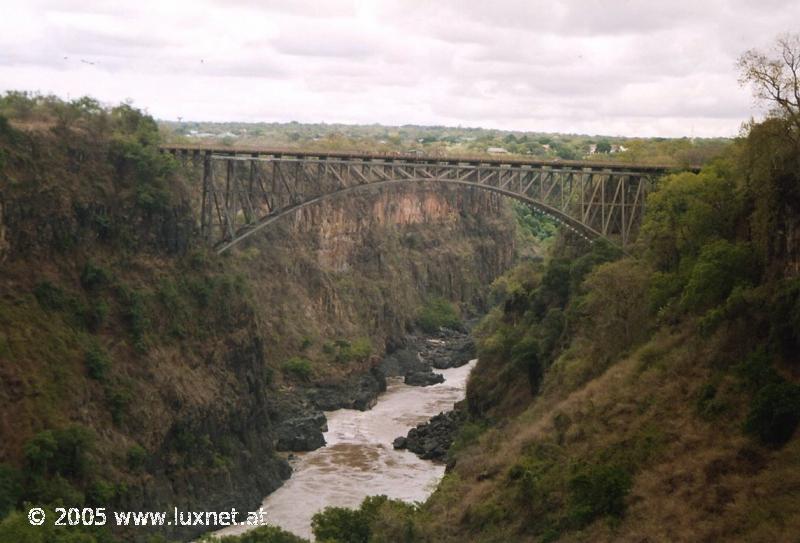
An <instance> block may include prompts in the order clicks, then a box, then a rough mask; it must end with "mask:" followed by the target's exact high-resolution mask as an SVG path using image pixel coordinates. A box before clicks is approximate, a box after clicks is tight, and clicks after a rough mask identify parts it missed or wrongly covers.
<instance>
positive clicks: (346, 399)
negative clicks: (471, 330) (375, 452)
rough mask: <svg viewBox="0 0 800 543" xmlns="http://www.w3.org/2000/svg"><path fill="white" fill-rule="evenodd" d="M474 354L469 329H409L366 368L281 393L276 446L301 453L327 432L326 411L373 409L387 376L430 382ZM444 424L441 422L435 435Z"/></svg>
mask: <svg viewBox="0 0 800 543" xmlns="http://www.w3.org/2000/svg"><path fill="white" fill-rule="evenodd" d="M473 358H475V344H474V342H473V341H472V338H471V337H470V336H469V334H468V333H467V332H466V331H465V330H449V329H444V328H443V329H441V330H439V331H438V332H437V333H435V334H410V335H408V336H406V337H405V338H404V340H403V342H402V343H401V344H400V345H397V346H396V347H395V349H394V350H393V351H392V352H391V353H388V354H387V355H386V356H384V358H383V359H382V360H381V361H380V363H379V364H378V365H377V366H375V367H373V368H372V369H371V370H370V371H369V372H367V373H364V374H361V375H356V376H352V377H350V378H348V379H346V380H343V381H341V382H338V383H331V384H328V385H325V386H315V387H308V388H305V389H299V390H296V391H294V392H293V393H292V394H291V395H285V396H278V397H277V398H276V399H275V400H274V401H273V405H272V409H271V412H272V413H273V414H274V415H275V418H276V419H277V421H278V422H277V427H276V430H275V436H276V438H275V449H276V450H278V451H292V452H300V451H312V450H314V449H318V448H319V447H323V446H324V445H325V438H324V436H323V432H325V431H327V420H326V418H325V414H324V411H334V410H336V409H358V410H361V411H364V410H367V409H370V408H371V407H372V406H373V405H374V404H375V402H376V400H377V398H378V395H379V394H381V393H382V392H384V391H385V390H386V378H387V377H403V379H404V382H405V383H406V384H408V385H411V386H429V385H433V384H436V383H441V382H443V381H444V377H443V376H442V375H441V374H440V373H436V372H434V371H433V369H447V368H454V367H460V366H463V365H464V364H466V363H467V362H469V361H470V360H472V359H473ZM298 392H299V394H298ZM440 426H441V425H440V424H438V423H437V425H436V428H437V430H436V432H437V435H438V433H440V429H439V428H440ZM448 446H449V445H448ZM423 448H424V447H423ZM412 450H414V449H412ZM421 450H422V449H421ZM415 452H416V451H415ZM423 458H434V456H430V457H423Z"/></svg>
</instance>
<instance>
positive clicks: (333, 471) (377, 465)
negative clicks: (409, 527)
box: [217, 360, 475, 538]
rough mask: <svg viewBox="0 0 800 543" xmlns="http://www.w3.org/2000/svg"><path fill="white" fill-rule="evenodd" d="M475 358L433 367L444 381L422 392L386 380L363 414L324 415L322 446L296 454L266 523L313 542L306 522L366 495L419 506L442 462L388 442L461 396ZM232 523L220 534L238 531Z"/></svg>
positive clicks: (267, 505)
mask: <svg viewBox="0 0 800 543" xmlns="http://www.w3.org/2000/svg"><path fill="white" fill-rule="evenodd" d="M474 365H475V361H474V360H473V361H472V362H470V363H469V364H467V365H465V366H461V367H460V368H452V369H447V370H437V371H438V372H441V373H442V374H443V375H444V377H445V381H444V383H440V384H437V385H432V386H428V387H412V386H408V385H405V384H404V383H403V382H402V379H399V378H398V379H391V380H390V381H389V384H388V387H387V390H386V392H385V393H383V394H381V395H380V396H379V397H378V401H377V403H376V404H375V406H374V407H373V408H372V409H371V410H369V411H356V410H352V409H340V410H338V411H330V412H326V413H325V415H326V417H327V418H328V431H327V432H326V433H325V441H326V442H327V445H326V446H325V447H322V448H321V449H317V450H315V451H311V452H307V453H297V454H296V456H295V459H294V460H293V461H292V467H293V468H294V472H293V473H292V476H291V478H289V480H287V481H286V482H285V483H284V484H283V486H282V487H280V488H279V489H278V490H276V491H275V492H273V493H272V494H270V495H269V496H267V497H266V498H265V499H264V503H263V507H264V511H266V516H267V520H268V522H269V523H270V524H273V525H276V526H280V527H281V528H283V529H284V530H288V531H290V532H293V533H295V534H297V535H299V536H303V537H307V538H312V534H311V517H312V516H313V515H314V513H316V512H317V511H320V510H322V509H324V508H325V507H327V506H330V505H335V506H344V507H355V506H357V505H359V504H360V503H361V501H362V500H363V499H364V498H365V497H366V496H370V495H375V494H386V495H387V496H389V497H391V498H397V499H401V500H405V501H409V502H413V501H424V500H425V499H426V498H427V497H428V496H429V495H430V494H431V492H433V490H434V489H435V487H436V485H437V484H438V482H439V480H440V479H441V478H442V476H443V475H444V465H442V464H438V463H434V462H431V461H428V460H421V459H420V458H418V457H417V456H416V455H415V454H414V453H411V452H409V451H405V450H403V451H396V450H394V449H393V448H392V441H393V440H394V438H396V437H397V436H401V435H406V433H408V430H409V429H410V428H412V427H414V426H416V425H417V424H419V423H421V422H425V421H427V420H428V419H429V418H431V417H432V416H433V415H436V414H438V413H440V412H441V411H449V410H450V409H452V407H453V404H454V403H455V402H457V401H459V400H461V399H463V398H464V394H465V390H466V383H467V376H468V375H469V372H470V370H471V369H472V367H473V366H474ZM246 529H247V528H246V527H241V526H231V527H229V528H226V529H224V530H221V531H219V532H217V534H218V535H232V534H237V533H242V532H243V531H245V530H246Z"/></svg>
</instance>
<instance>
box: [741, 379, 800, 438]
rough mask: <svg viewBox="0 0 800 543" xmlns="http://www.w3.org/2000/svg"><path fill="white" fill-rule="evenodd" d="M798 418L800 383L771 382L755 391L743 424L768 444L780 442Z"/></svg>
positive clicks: (799, 416)
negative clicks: (799, 384)
mask: <svg viewBox="0 0 800 543" xmlns="http://www.w3.org/2000/svg"><path fill="white" fill-rule="evenodd" d="M798 422H800V386H798V385H795V384H793V383H786V382H784V383H771V384H768V385H766V386H765V387H763V388H762V389H761V390H759V391H758V393H756V396H755V398H753V402H752V403H751V404H750V412H749V414H748V415H747V421H746V422H745V428H746V430H747V431H748V432H750V433H752V434H754V435H756V436H757V437H758V438H759V439H760V440H761V441H762V442H763V443H765V444H768V445H777V446H780V445H783V444H784V443H786V442H787V441H789V439H791V437H792V434H794V430H795V428H796V427H797V423H798Z"/></svg>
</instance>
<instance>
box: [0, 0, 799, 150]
mask: <svg viewBox="0 0 800 543" xmlns="http://www.w3.org/2000/svg"><path fill="white" fill-rule="evenodd" d="M0 13H2V16H0V89H2V90H9V89H20V90H37V91H41V92H44V93H51V92H52V93H55V94H58V95H60V96H64V97H67V96H68V97H71V98H75V97H78V96H81V95H84V94H89V95H92V96H94V97H96V98H98V99H100V100H101V101H103V102H109V103H115V102H120V101H123V100H126V99H131V100H132V101H133V103H134V104H135V105H137V106H138V107H142V108H144V109H147V110H148V111H149V112H150V113H151V114H153V115H155V116H156V117H159V118H162V119H177V117H179V116H180V117H183V119H184V120H190V119H191V120H214V121H225V120H239V121H290V120H297V121H301V122H329V123H334V122H344V123H374V122H378V123H383V124H407V123H410V124H428V125H431V124H444V125H454V126H455V125H462V126H482V127H491V128H501V129H511V130H530V131H549V132H577V133H589V134H610V135H628V136H636V135H641V136H654V135H660V136H683V135H687V136H692V135H694V136H717V135H720V136H728V135H734V134H735V133H737V132H738V129H739V126H740V124H741V122H742V121H744V120H746V119H747V118H749V117H750V116H751V115H753V114H756V109H755V108H754V103H753V100H752V98H751V94H750V92H749V90H747V89H742V88H740V87H739V85H738V83H737V73H736V69H735V65H734V64H735V61H736V58H737V57H738V55H739V54H741V53H742V52H743V51H744V50H745V49H748V48H750V47H764V46H768V45H769V44H770V43H771V42H772V41H773V39H774V38H775V36H776V35H778V34H780V33H783V32H787V31H797V30H800V28H797V27H800V24H798V23H800V0H758V1H745V0H688V1H684V0H668V1H657V0H651V1H644V0H641V1H639V0H627V1H626V0H616V1H613V0H605V1H601V0H564V1H560V0H549V1H534V0H492V1H487V0H461V1H459V0H452V1H451V0H430V1H421V0H419V1H417V0H405V1H401V0H395V1H392V0H389V1H374V2H366V1H365V2H347V1H341V2H333V1H328V0H294V1H289V0H284V1H278V0H262V1H258V0H217V1H214V0H185V1H184V0H180V1H171V0H136V1H127V0H126V1H119V2H104V1H100V0H80V1H66V0H49V1H40V0H0ZM793 26H794V27H795V28H793ZM89 63H92V64H89Z"/></svg>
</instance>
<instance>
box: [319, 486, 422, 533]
mask: <svg viewBox="0 0 800 543" xmlns="http://www.w3.org/2000/svg"><path fill="white" fill-rule="evenodd" d="M398 513H399V514H400V516H401V517H402V518H403V520H402V521H401V522H400V526H399V528H400V531H401V534H402V539H391V541H403V540H404V539H406V536H407V535H408V531H409V530H410V529H411V528H412V527H411V526H410V525H409V521H410V515H411V514H412V513H413V511H412V509H411V507H410V506H408V505H407V504H404V503H402V502H400V501H398V500H390V499H389V498H387V497H386V496H368V497H366V498H364V501H363V502H361V506H360V507H359V508H358V509H348V508H346V507H326V508H325V509H323V510H322V511H320V512H319V513H317V514H315V515H314V517H313V518H312V519H311V529H312V530H313V531H314V537H316V538H317V540H318V541H331V542H333V541H335V542H336V543H367V542H368V541H370V540H372V536H373V535H377V534H374V533H373V532H374V531H375V529H376V528H377V529H380V531H381V532H382V534H381V535H382V536H385V535H386V534H387V532H391V533H393V534H395V535H396V534H397V530H398V523H397V522H396V521H397V518H396V517H397V515H398ZM382 517H385V520H387V521H389V522H386V523H384V522H379V519H381V518H382ZM392 517H395V518H394V521H392V520H391V519H392ZM376 539H377V540H379V541H384V540H387V539H382V538H380V537H376ZM406 540H407V539H406Z"/></svg>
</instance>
